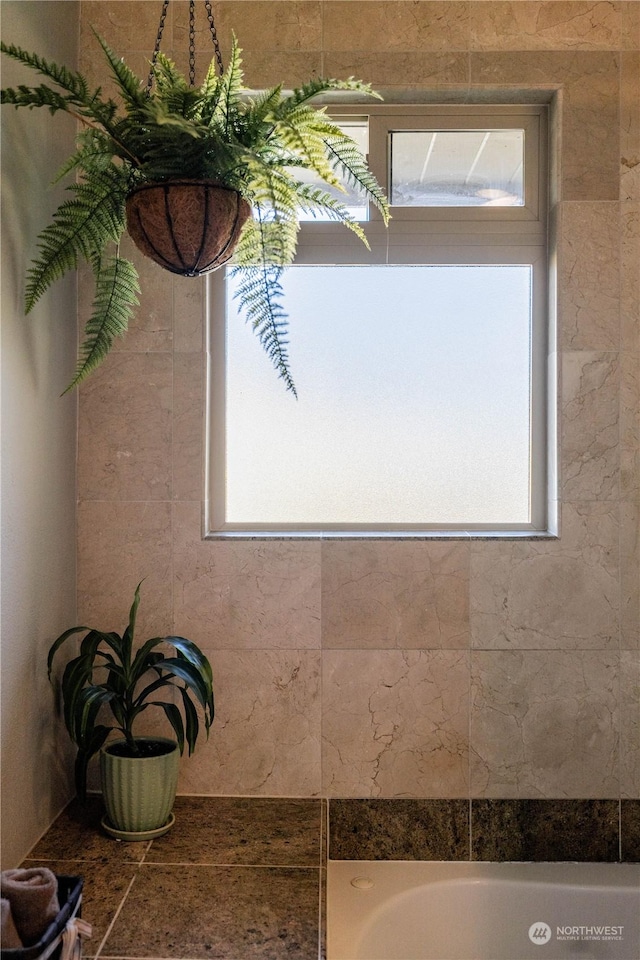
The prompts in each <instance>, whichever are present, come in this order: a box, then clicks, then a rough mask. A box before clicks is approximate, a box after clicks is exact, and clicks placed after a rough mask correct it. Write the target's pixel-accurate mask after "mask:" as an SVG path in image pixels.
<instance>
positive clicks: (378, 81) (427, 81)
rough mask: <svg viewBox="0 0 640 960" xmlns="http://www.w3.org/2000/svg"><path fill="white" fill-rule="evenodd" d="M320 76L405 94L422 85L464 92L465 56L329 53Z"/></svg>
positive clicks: (453, 54) (467, 64) (466, 78)
mask: <svg viewBox="0 0 640 960" xmlns="http://www.w3.org/2000/svg"><path fill="white" fill-rule="evenodd" d="M324 73H325V74H326V75H327V76H330V77H349V76H355V77H360V78H361V79H363V80H366V81H367V82H368V83H370V84H371V85H372V86H373V87H374V89H376V88H378V87H385V86H398V87H401V88H402V89H403V90H408V89H412V88H416V87H421V86H424V85H428V86H430V87H431V86H432V85H433V84H436V85H439V84H457V85H463V86H464V87H465V90H466V88H467V86H468V82H469V58H468V55H467V54H466V53H456V52H451V53H447V52H445V53H422V52H416V53H414V52H407V53H395V52H391V53H385V54H382V55H380V54H375V53H360V52H354V53H341V52H336V53H333V52H329V53H327V54H326V56H325V58H324Z"/></svg>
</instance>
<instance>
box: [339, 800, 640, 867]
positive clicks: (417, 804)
mask: <svg viewBox="0 0 640 960" xmlns="http://www.w3.org/2000/svg"><path fill="white" fill-rule="evenodd" d="M329 857H330V858H331V859H332V860H494V861H505V860H525V861H529V860H534V861H535V860H538V861H543V860H575V861H606V862H616V861H619V860H627V861H640V800H622V801H620V800H470V801H469V800H408V799H389V800H379V799H376V800H331V801H330V803H329Z"/></svg>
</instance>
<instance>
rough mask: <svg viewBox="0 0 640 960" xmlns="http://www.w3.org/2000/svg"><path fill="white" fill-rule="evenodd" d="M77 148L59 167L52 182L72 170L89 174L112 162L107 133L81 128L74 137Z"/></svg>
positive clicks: (111, 149)
mask: <svg viewBox="0 0 640 960" xmlns="http://www.w3.org/2000/svg"><path fill="white" fill-rule="evenodd" d="M76 143H77V145H78V149H77V150H76V152H75V153H73V154H71V156H70V157H69V159H68V160H67V161H66V163H64V164H63V165H62V167H60V169H59V170H58V172H57V173H56V175H55V177H54V179H53V182H54V183H58V182H59V181H60V180H62V179H63V178H64V177H66V176H67V174H68V173H71V171H72V170H81V171H82V172H83V173H84V174H88V175H91V174H92V173H93V171H94V170H106V169H108V167H109V166H110V165H111V163H112V158H113V140H112V139H111V137H109V136H108V135H107V134H104V133H101V132H100V131H97V130H94V129H89V130H81V131H80V133H79V134H78V136H77V137H76Z"/></svg>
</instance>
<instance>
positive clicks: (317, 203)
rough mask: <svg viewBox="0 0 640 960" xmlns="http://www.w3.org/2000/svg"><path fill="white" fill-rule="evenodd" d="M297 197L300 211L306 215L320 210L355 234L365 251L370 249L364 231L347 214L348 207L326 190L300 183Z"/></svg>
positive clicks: (353, 218)
mask: <svg viewBox="0 0 640 960" xmlns="http://www.w3.org/2000/svg"><path fill="white" fill-rule="evenodd" d="M297 195H298V205H299V207H300V210H302V211H304V212H308V213H315V211H316V210H321V211H322V212H323V213H326V214H328V216H329V217H331V219H332V220H338V221H339V222H340V223H342V224H344V226H345V227H347V228H348V229H349V230H351V231H352V232H353V233H355V235H356V236H357V237H358V238H359V239H360V240H362V242H363V243H364V245H365V247H366V248H367V250H369V249H371V248H370V246H369V241H368V240H367V236H366V234H365V232H364V230H363V229H362V227H361V226H360V224H359V223H358V221H357V220H356V219H355V217H354V216H353V214H351V213H350V212H349V209H348V207H346V206H345V204H344V203H342V202H341V201H340V200H337V199H336V198H335V197H332V196H331V194H330V193H327V191H326V190H322V188H320V187H317V186H315V184H312V183H303V182H300V184H299V188H298V192H297Z"/></svg>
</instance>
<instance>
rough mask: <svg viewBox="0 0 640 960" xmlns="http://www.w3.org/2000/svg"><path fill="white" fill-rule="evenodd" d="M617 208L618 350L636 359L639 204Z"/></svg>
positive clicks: (639, 341)
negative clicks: (619, 230) (619, 210)
mask: <svg viewBox="0 0 640 960" xmlns="http://www.w3.org/2000/svg"><path fill="white" fill-rule="evenodd" d="M621 207H622V218H621V219H622V223H621V226H622V243H621V247H622V252H621V258H622V259H621V265H620V266H621V275H620V285H621V293H620V307H621V311H620V312H621V317H620V346H621V349H622V350H623V351H626V352H627V353H629V354H634V355H635V356H637V357H640V201H636V200H632V201H626V202H624V203H622V204H621Z"/></svg>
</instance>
